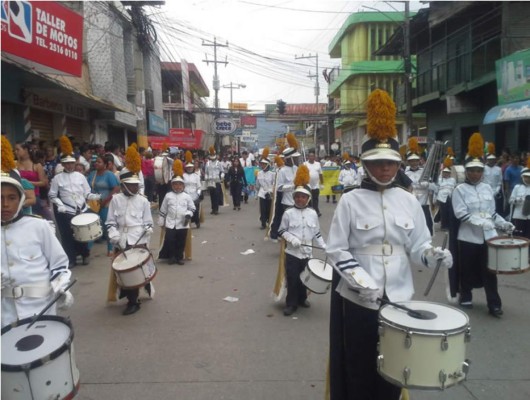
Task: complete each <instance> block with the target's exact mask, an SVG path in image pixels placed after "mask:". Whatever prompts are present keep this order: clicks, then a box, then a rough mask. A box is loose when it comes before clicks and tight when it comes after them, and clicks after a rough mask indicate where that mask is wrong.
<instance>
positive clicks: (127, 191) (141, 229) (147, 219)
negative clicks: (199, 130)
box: [105, 146, 153, 315]
mask: <svg viewBox="0 0 530 400" xmlns="http://www.w3.org/2000/svg"><path fill="white" fill-rule="evenodd" d="M135 154H136V156H135ZM125 160H126V166H125V167H124V168H122V169H121V171H120V186H121V190H122V191H121V193H118V194H116V195H114V196H113V197H112V200H111V201H110V205H109V211H108V216H107V221H106V222H105V224H106V226H107V232H108V234H109V240H110V241H111V243H112V244H114V245H115V246H116V247H117V248H116V250H128V249H130V248H132V247H133V246H141V247H144V248H147V247H148V245H149V242H150V240H151V234H152V233H153V217H152V216H151V207H150V204H149V201H148V200H147V198H146V197H144V196H142V195H140V194H139V193H138V192H139V186H140V179H139V178H138V175H137V173H138V171H139V170H140V168H141V159H140V154H139V153H138V152H137V151H136V150H135V149H134V148H133V147H131V146H129V148H128V149H127V152H126V156H125ZM144 288H145V290H146V291H147V293H148V294H149V295H150V296H151V295H152V287H151V283H148V284H147V285H145V287H144ZM138 295H139V289H121V290H120V296H119V297H120V298H123V297H127V300H128V302H127V307H126V308H125V310H124V311H123V315H129V314H134V313H135V312H137V311H138V310H139V309H140V303H139V302H138Z"/></svg>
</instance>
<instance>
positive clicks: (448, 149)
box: [447, 147, 455, 157]
mask: <svg viewBox="0 0 530 400" xmlns="http://www.w3.org/2000/svg"><path fill="white" fill-rule="evenodd" d="M447 155H448V156H450V157H454V156H455V152H454V151H453V148H452V147H448V148H447Z"/></svg>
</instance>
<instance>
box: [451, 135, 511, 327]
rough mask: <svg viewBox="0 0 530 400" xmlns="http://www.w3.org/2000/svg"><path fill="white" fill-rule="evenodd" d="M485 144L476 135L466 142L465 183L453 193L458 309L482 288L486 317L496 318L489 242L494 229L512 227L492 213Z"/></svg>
mask: <svg viewBox="0 0 530 400" xmlns="http://www.w3.org/2000/svg"><path fill="white" fill-rule="evenodd" d="M483 155H484V140H483V139H482V136H481V135H480V133H478V132H476V133H474V134H473V135H471V137H470V138H469V147H468V154H467V157H466V159H465V160H464V168H465V170H466V180H465V182H464V183H462V184H460V185H458V186H457V187H456V188H455V190H454V191H453V196H452V203H453V209H454V213H455V217H456V218H457V219H458V220H459V222H460V226H459V228H458V237H457V239H458V250H457V253H458V265H459V268H460V270H461V273H460V299H459V302H460V306H462V307H464V308H472V307H473V296H472V293H471V291H472V289H473V288H477V287H482V286H484V291H485V292H486V301H487V303H488V310H489V313H490V314H491V315H492V316H494V317H497V318H499V317H500V316H501V315H502V314H503V311H502V301H501V298H500V296H499V291H498V288H497V275H495V274H492V273H491V272H489V270H488V267H487V265H488V246H487V244H486V241H487V240H488V239H491V238H494V237H496V236H498V234H497V231H496V228H499V229H503V230H505V231H507V232H513V230H514V226H513V225H512V224H511V223H510V222H507V221H505V220H504V218H502V217H501V216H500V215H499V214H497V213H496V212H495V198H494V194H493V190H492V188H491V186H490V185H488V184H487V183H484V182H483V181H482V177H483V174H484V161H483V158H482V157H483Z"/></svg>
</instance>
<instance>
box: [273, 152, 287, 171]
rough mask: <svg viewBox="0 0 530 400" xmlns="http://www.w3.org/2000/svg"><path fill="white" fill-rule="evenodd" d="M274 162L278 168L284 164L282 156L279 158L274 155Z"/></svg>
mask: <svg viewBox="0 0 530 400" xmlns="http://www.w3.org/2000/svg"><path fill="white" fill-rule="evenodd" d="M274 162H275V163H276V166H277V167H278V168H280V167H283V166H284V165H285V162H284V161H283V158H281V157H280V156H279V155H277V156H276V157H274Z"/></svg>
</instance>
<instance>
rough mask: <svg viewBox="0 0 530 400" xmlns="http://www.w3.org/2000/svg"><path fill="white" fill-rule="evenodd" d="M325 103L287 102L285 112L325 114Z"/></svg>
mask: <svg viewBox="0 0 530 400" xmlns="http://www.w3.org/2000/svg"><path fill="white" fill-rule="evenodd" d="M325 113H326V104H315V103H304V104H287V105H286V106H285V114H304V115H315V114H325Z"/></svg>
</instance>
